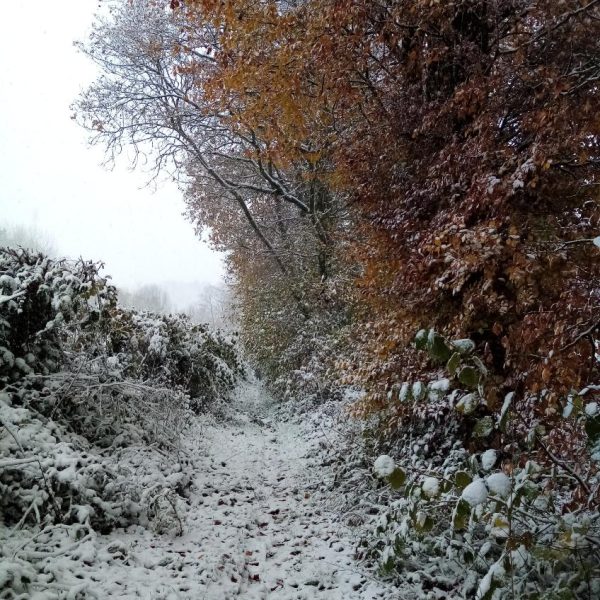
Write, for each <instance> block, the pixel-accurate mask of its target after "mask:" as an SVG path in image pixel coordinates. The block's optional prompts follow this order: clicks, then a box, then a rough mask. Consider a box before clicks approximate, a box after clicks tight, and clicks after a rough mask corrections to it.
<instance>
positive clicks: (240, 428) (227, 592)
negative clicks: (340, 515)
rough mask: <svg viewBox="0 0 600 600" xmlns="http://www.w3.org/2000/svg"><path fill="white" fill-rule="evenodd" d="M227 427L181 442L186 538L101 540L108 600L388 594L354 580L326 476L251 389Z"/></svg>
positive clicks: (363, 578) (363, 598) (365, 580)
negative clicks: (186, 460)
mask: <svg viewBox="0 0 600 600" xmlns="http://www.w3.org/2000/svg"><path fill="white" fill-rule="evenodd" d="M237 396H238V397H237V399H236V401H235V403H234V405H233V407H232V409H233V410H232V418H230V419H227V420H226V423H225V424H224V423H216V422H214V421H212V422H211V421H210V420H209V419H207V420H205V421H204V422H203V421H202V420H200V421H199V422H198V424H197V426H195V427H194V428H193V429H194V431H193V434H192V435H190V436H189V440H188V445H189V447H188V453H189V455H190V456H191V459H192V461H191V462H192V466H193V474H192V486H191V493H190V497H189V506H188V507H187V508H186V514H185V516H184V517H183V520H184V535H183V536H181V537H173V536H169V535H163V536H159V535H156V534H153V533H151V532H149V531H148V530H146V529H143V528H141V527H140V528H136V530H135V531H128V532H127V534H126V536H123V534H122V533H120V534H113V535H112V536H110V537H109V538H104V542H105V543H104V547H105V549H107V552H109V553H110V554H111V556H112V557H115V556H116V557H117V559H119V558H120V559H121V560H111V561H110V565H107V569H106V572H105V573H103V576H102V580H103V587H104V588H105V590H106V594H107V597H108V596H109V597H111V598H112V597H116V598H118V597H121V598H154V599H159V598H164V599H165V600H172V599H173V600H174V599H190V600H191V599H194V600H201V599H206V600H227V599H229V598H244V599H248V600H254V599H257V600H258V599H260V600H263V599H273V600H275V599H282V600H296V599H297V600H301V599H305V600H310V599H313V598H314V599H323V600H353V599H356V600H358V599H360V600H370V599H380V598H384V599H386V600H387V599H391V598H394V597H395V595H394V594H393V593H392V591H391V590H389V589H387V590H386V587H385V585H384V584H382V583H381V582H377V581H375V580H373V579H371V578H369V576H368V575H366V574H364V573H362V572H361V570H360V568H359V566H358V565H357V563H356V562H355V561H354V559H353V542H352V541H351V539H350V538H349V537H347V535H348V534H347V532H345V531H344V530H343V527H342V525H341V524H340V523H337V522H336V521H335V518H334V515H333V514H331V513H330V512H328V510H327V509H326V507H325V506H326V503H325V501H324V500H325V495H326V489H327V487H328V485H329V484H330V480H331V478H332V477H333V474H332V473H329V472H328V471H327V469H325V468H323V467H321V466H320V464H319V460H318V459H317V458H315V457H314V455H315V453H314V452H311V448H312V446H311V443H314V442H309V441H307V440H306V439H304V438H303V436H302V430H301V427H300V426H299V425H297V424H295V423H289V422H288V423H281V422H279V420H276V419H274V418H273V411H272V407H270V406H269V400H268V396H267V395H266V394H265V392H264V391H263V389H262V388H261V387H260V386H259V385H257V384H247V385H246V386H244V387H243V388H241V389H240V393H239V394H238V395H237Z"/></svg>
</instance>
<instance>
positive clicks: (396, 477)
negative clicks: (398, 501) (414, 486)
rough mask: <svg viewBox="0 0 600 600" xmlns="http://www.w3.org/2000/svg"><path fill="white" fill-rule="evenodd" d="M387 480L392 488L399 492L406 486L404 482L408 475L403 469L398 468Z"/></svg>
mask: <svg viewBox="0 0 600 600" xmlns="http://www.w3.org/2000/svg"><path fill="white" fill-rule="evenodd" d="M387 480H388V483H389V484H390V486H391V487H392V488H393V489H395V490H397V489H399V488H401V487H402V486H403V485H404V482H405V481H406V473H405V472H404V471H403V470H402V469H399V468H398V467H396V468H395V469H394V470H393V472H392V474H391V475H388V477H387Z"/></svg>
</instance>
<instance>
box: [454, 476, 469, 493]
mask: <svg viewBox="0 0 600 600" xmlns="http://www.w3.org/2000/svg"><path fill="white" fill-rule="evenodd" d="M471 481H473V478H472V477H471V475H469V473H467V472H466V471H456V473H455V474H454V482H455V484H456V488H457V489H458V490H459V491H462V490H464V489H465V488H466V487H467V486H468V485H469V484H470V483H471Z"/></svg>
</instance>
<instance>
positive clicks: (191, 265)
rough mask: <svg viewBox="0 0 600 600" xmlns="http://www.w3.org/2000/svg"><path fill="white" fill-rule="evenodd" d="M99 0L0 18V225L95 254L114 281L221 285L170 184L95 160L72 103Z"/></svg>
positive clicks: (63, 248) (86, 74) (85, 68)
mask: <svg viewBox="0 0 600 600" xmlns="http://www.w3.org/2000/svg"><path fill="white" fill-rule="evenodd" d="M98 5H99V0H61V1H60V2H51V1H49V0H12V1H10V2H3V3H2V12H1V16H0V68H1V70H0V225H2V224H7V223H8V224H24V225H28V224H32V225H35V226H36V227H38V228H39V229H42V230H44V231H46V232H48V233H49V234H50V236H51V237H52V238H54V240H55V242H56V245H57V246H58V249H59V251H60V253H61V254H65V255H68V256H83V257H84V258H87V259H94V260H102V261H103V262H104V263H106V272H107V273H109V274H111V275H112V276H113V281H114V282H115V283H116V284H117V285H122V286H127V287H134V286H136V285H139V284H143V283H161V282H165V281H187V282H191V281H199V282H210V283H216V282H218V281H219V280H220V279H221V277H222V273H223V269H222V264H221V258H220V255H218V254H217V253H215V252H213V251H211V250H210V249H209V248H208V246H207V245H206V244H204V243H202V242H200V241H199V240H198V239H197V238H196V237H195V236H194V231H193V227H192V225H191V224H190V223H188V222H187V221H186V220H185V219H184V217H183V216H182V214H181V213H182V212H183V210H184V205H183V201H182V199H181V194H180V193H179V191H178V190H177V188H176V187H175V186H174V185H172V184H161V185H160V186H159V189H158V190H157V191H156V192H154V191H153V190H152V189H149V188H143V186H144V183H145V182H146V181H147V176H145V175H144V174H143V173H137V172H131V171H129V170H128V169H126V168H124V167H123V168H120V169H117V170H115V171H107V170H106V169H105V168H103V167H102V166H100V163H101V161H102V158H103V155H102V152H101V149H100V148H93V149H92V148H90V147H88V146H87V132H86V131H85V130H83V129H82V128H80V127H79V126H78V125H76V124H75V122H74V121H72V120H71V113H70V110H69V105H70V104H71V102H72V101H73V100H74V99H75V97H76V96H77V94H78V92H79V91H80V90H82V89H83V88H84V87H85V86H86V83H89V82H90V81H92V80H93V79H94V76H95V74H96V72H95V67H94V66H93V65H92V64H91V62H90V61H89V60H87V59H86V58H85V57H84V56H83V55H82V54H80V53H79V52H78V51H77V50H76V49H75V48H74V47H73V41H74V40H76V39H79V40H83V39H85V37H86V32H87V31H88V30H89V28H90V26H91V23H92V20H93V14H94V12H95V10H96V8H97V7H98Z"/></svg>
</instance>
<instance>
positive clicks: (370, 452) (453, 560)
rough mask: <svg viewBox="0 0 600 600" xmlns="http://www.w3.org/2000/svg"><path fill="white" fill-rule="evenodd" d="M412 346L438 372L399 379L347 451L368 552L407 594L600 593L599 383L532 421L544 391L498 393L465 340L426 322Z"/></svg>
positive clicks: (351, 510) (349, 480) (349, 481)
mask: <svg viewBox="0 0 600 600" xmlns="http://www.w3.org/2000/svg"><path fill="white" fill-rule="evenodd" d="M416 346H417V348H418V349H421V350H423V351H426V352H428V353H429V355H430V356H431V357H432V360H434V361H435V362H437V363H438V364H443V365H444V368H443V370H440V371H438V372H437V376H436V377H435V378H432V379H431V381H413V382H404V383H397V384H394V385H393V386H391V389H390V394H389V397H388V404H387V406H386V407H383V409H382V410H381V411H380V412H379V413H378V420H375V419H372V420H371V421H370V422H369V423H368V424H367V425H364V426H363V431H362V435H361V437H360V438H357V439H355V440H354V444H356V443H357V442H360V445H359V448H358V449H351V450H350V452H349V454H348V455H345V458H344V466H343V470H344V471H345V473H344V477H345V479H346V481H345V483H343V485H346V486H348V491H350V490H353V491H354V497H355V501H354V502H355V505H354V506H353V505H350V506H347V507H346V508H345V510H346V514H349V515H359V516H360V519H359V520H362V521H363V522H366V523H367V525H366V528H367V529H366V531H367V533H365V534H364V536H363V540H362V542H361V549H360V551H361V554H362V556H363V557H364V558H368V559H370V560H374V561H375V562H376V563H378V565H379V567H380V569H381V572H382V574H383V575H384V576H386V577H390V578H394V579H395V580H396V581H397V582H398V585H399V586H400V588H401V589H402V590H404V591H406V597H407V598H413V597H414V598H429V597H431V598H437V597H442V596H444V597H464V598H477V599H478V600H483V599H486V600H489V599H492V598H493V599H500V598H511V599H513V598H556V599H558V598H573V599H575V598H589V599H591V598H596V597H598V595H599V594H600V519H599V506H600V497H599V490H600V476H599V472H598V465H597V460H598V456H597V447H598V444H599V438H600V427H598V420H597V419H598V411H597V402H596V401H595V400H594V395H595V394H596V393H597V391H598V388H597V387H596V386H588V387H587V388H586V389H584V390H581V391H580V392H579V393H573V394H572V395H571V396H570V397H569V398H567V399H565V407H564V411H563V413H562V414H556V415H555V416H554V418H553V419H552V420H550V419H548V420H547V421H546V422H545V423H544V426H542V424H540V423H539V422H537V421H535V420H530V421H528V420H527V418H526V415H527V413H526V407H527V403H528V402H529V403H531V402H535V401H537V402H540V399H539V398H527V397H525V398H524V399H523V400H522V401H519V402H517V398H516V394H514V393H512V392H511V393H508V394H506V396H505V397H504V398H498V399H497V400H496V401H494V399H495V398H496V395H495V394H493V393H492V394H490V393H489V390H488V388H489V387H490V386H494V387H495V388H496V389H497V388H498V387H499V382H498V380H495V379H491V378H490V377H489V376H488V373H487V371H486V368H485V366H484V365H483V363H482V361H481V360H480V359H479V358H478V357H477V356H476V355H475V354H474V344H472V343H470V341H469V340H458V341H455V342H451V341H448V340H446V339H444V338H442V337H441V336H439V335H438V334H437V333H436V332H432V331H422V332H419V334H418V335H417V338H416ZM542 399H543V396H542ZM566 433H567V434H569V436H568V437H567V436H566V435H565V434H566ZM365 457H370V465H368V464H365ZM357 474H358V477H362V480H363V485H360V480H359V479H357ZM382 480H383V482H384V483H382ZM357 489H359V490H360V493H359V494H358V496H357V495H356V491H357ZM373 513H376V515H375V516H373V517H369V514H373Z"/></svg>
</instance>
